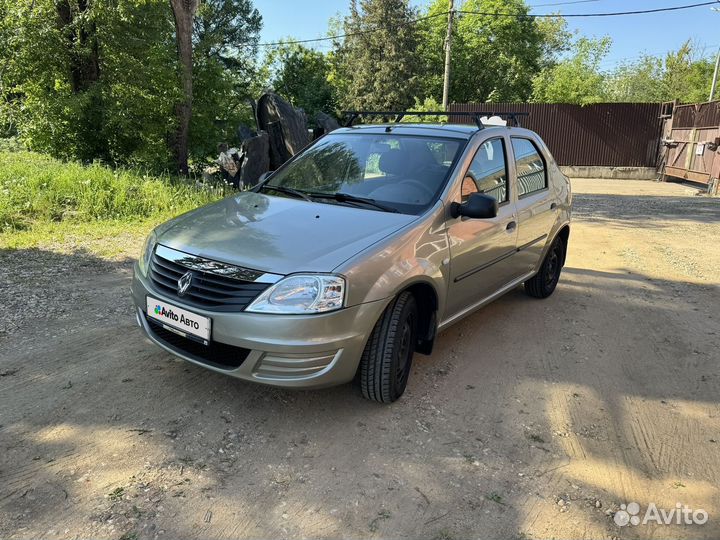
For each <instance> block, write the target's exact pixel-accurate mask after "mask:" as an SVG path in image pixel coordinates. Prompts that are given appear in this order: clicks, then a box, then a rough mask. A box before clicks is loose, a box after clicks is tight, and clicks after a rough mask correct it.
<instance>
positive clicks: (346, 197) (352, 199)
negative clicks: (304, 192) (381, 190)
mask: <svg viewBox="0 0 720 540" xmlns="http://www.w3.org/2000/svg"><path fill="white" fill-rule="evenodd" d="M308 195H310V196H311V197H313V198H315V199H334V200H336V201H337V202H349V203H359V204H367V205H369V206H373V207H375V208H377V209H378V210H382V211H383V212H392V213H393V214H397V213H399V212H398V210H397V208H393V207H392V206H386V205H384V204H380V203H379V202H376V201H375V199H369V198H367V197H356V196H355V195H350V194H349V193H319V192H316V191H313V192H309V193H308Z"/></svg>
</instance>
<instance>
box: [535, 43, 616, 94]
mask: <svg viewBox="0 0 720 540" xmlns="http://www.w3.org/2000/svg"><path fill="white" fill-rule="evenodd" d="M610 44H611V41H610V38H608V37H605V38H601V39H589V38H584V37H583V38H579V39H578V40H577V42H576V43H575V46H574V51H573V54H572V55H571V56H570V57H568V58H566V59H564V60H562V61H561V62H559V63H558V64H556V65H554V66H551V67H547V68H545V69H543V70H542V71H541V72H540V73H539V74H538V75H537V76H536V77H535V78H534V79H533V81H532V85H533V94H532V100H533V101H536V102H541V103H575V104H579V105H587V104H590V103H598V102H601V101H603V100H604V97H605V96H604V77H603V74H602V73H601V72H600V62H601V61H602V59H603V58H605V56H606V55H607V53H608V50H609V49H610Z"/></svg>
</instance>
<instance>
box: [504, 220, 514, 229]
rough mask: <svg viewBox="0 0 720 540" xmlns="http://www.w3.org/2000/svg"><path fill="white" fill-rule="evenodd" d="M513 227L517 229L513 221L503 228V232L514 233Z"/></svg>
mask: <svg viewBox="0 0 720 540" xmlns="http://www.w3.org/2000/svg"><path fill="white" fill-rule="evenodd" d="M515 227H517V223H516V222H515V221H511V222H510V223H508V224H507V226H506V227H505V230H507V231H514V230H515Z"/></svg>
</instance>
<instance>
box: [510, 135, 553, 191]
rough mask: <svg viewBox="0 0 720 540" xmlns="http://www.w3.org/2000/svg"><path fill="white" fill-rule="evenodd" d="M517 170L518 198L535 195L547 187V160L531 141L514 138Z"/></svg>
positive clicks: (513, 145) (512, 139)
mask: <svg viewBox="0 0 720 540" xmlns="http://www.w3.org/2000/svg"><path fill="white" fill-rule="evenodd" d="M510 140H511V141H512V147H513V153H514V154H515V170H516V171H517V180H518V187H517V189H518V197H522V196H523V195H529V194H530V193H535V192H536V191H540V190H542V189H545V188H546V187H547V170H546V167H545V160H544V159H543V158H542V154H541V153H540V150H538V147H537V146H535V143H534V142H532V141H531V140H530V139H520V138H517V137H512V138H511V139H510Z"/></svg>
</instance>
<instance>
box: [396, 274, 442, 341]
mask: <svg viewBox="0 0 720 540" xmlns="http://www.w3.org/2000/svg"><path fill="white" fill-rule="evenodd" d="M406 291H407V292H410V293H412V295H413V297H414V298H415V302H416V303H417V307H418V315H419V318H418V324H419V328H418V329H417V330H418V331H417V336H418V340H417V343H416V345H415V351H416V352H419V353H421V354H430V353H431V352H432V349H433V345H434V343H435V334H436V333H437V314H438V307H439V299H438V294H437V291H436V290H435V286H434V285H433V284H432V283H430V282H428V281H414V282H412V283H407V284H405V285H404V286H403V287H402V288H401V289H400V290H399V291H398V292H397V295H398V296H399V295H400V294H402V293H404V292H406Z"/></svg>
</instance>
